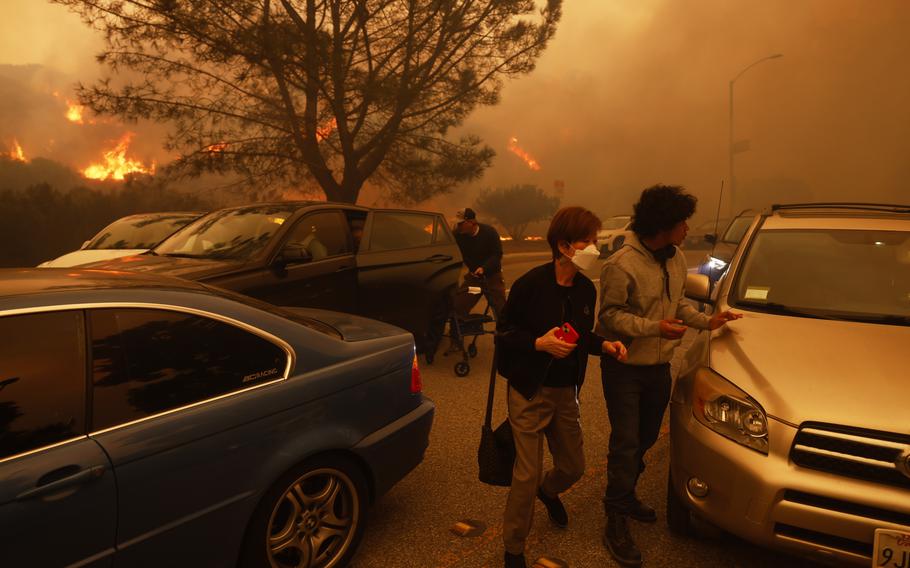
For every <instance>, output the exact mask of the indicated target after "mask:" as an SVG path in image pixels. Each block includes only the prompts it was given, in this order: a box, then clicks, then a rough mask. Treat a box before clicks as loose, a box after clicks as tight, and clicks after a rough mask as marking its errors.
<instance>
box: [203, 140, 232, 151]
mask: <svg viewBox="0 0 910 568" xmlns="http://www.w3.org/2000/svg"><path fill="white" fill-rule="evenodd" d="M225 148H227V142H219V143H217V144H212V145H210V146H206V147H205V151H206V152H208V153H210V154H217V153H219V152H224V149H225Z"/></svg>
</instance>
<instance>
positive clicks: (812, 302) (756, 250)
mask: <svg viewBox="0 0 910 568" xmlns="http://www.w3.org/2000/svg"><path fill="white" fill-rule="evenodd" d="M732 295H733V298H732V300H733V301H732V303H733V305H736V306H738V307H741V308H745V309H755V310H759V311H767V312H772V313H785V314H789V315H802V316H808V317H821V318H834V319H845V320H855V321H868V322H873V323H886V324H894V325H910V231H873V230H823V229H812V230H765V231H761V232H759V233H758V235H757V236H756V238H755V241H754V243H753V244H752V246H751V247H750V248H749V250H748V251H747V253H746V256H745V262H744V264H743V268H742V270H741V272H740V275H739V276H738V278H737V281H736V284H735V286H734V289H733V294H732Z"/></svg>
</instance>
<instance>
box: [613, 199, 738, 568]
mask: <svg viewBox="0 0 910 568" xmlns="http://www.w3.org/2000/svg"><path fill="white" fill-rule="evenodd" d="M695 205H696V198H695V197H694V196H692V195H689V194H688V193H686V192H685V191H684V190H683V188H682V187H678V186H665V185H656V186H653V187H649V188H647V189H645V190H644V191H643V192H642V194H641V198H640V199H639V201H638V203H636V204H635V207H634V216H633V219H632V227H631V228H632V232H633V235H631V236H630V237H629V238H627V239H626V241H625V243H624V245H623V247H622V248H621V249H620V250H618V251H617V252H615V253H614V254H613V255H612V256H610V258H609V259H607V261H606V262H605V263H604V265H603V269H602V271H601V275H600V310H599V312H598V320H597V333H598V334H599V335H602V336H603V337H605V338H607V339H610V340H618V341H622V342H623V343H624V344H625V345H626V347H627V348H628V358H627V360H626V361H625V362H619V361H616V360H615V359H613V358H601V380H602V382H603V389H604V397H605V399H606V403H607V412H608V415H609V418H610V427H611V432H610V447H609V454H608V457H607V489H606V493H605V495H604V508H605V510H606V514H607V527H606V531H605V533H604V544H605V545H606V547H607V548H608V549H609V550H610V553H611V554H612V555H613V558H614V559H615V560H616V561H617V562H618V563H619V564H621V565H623V566H639V565H641V552H640V551H639V550H638V547H637V546H636V544H635V541H634V540H633V539H632V535H631V532H630V531H629V526H628V522H627V519H628V518H632V519H635V520H638V521H642V522H654V521H655V520H657V515H656V514H655V512H654V509H653V508H651V507H649V506H648V505H645V504H644V503H642V502H641V501H639V500H638V498H637V497H636V495H635V486H636V484H637V483H638V478H639V476H640V475H641V473H642V472H643V471H644V468H645V465H644V459H643V458H644V455H645V452H647V451H648V449H650V448H651V446H653V445H654V443H655V442H656V441H657V437H658V434H659V432H660V424H661V422H662V420H663V415H664V410H665V409H666V407H667V403H668V402H669V399H670V387H671V382H672V381H671V377H670V359H672V358H673V351H674V349H676V346H677V345H679V343H680V340H681V338H682V336H683V334H684V333H685V332H686V329H687V327H694V328H696V329H717V328H719V327H721V326H722V325H724V324H726V323H727V322H728V321H730V320H734V319H738V318H740V317H741V315H740V314H735V313H733V312H729V311H725V312H721V313H718V314H715V315H713V316H711V317H709V316H707V315H705V314H703V313H700V312H699V311H697V310H696V309H695V308H694V307H692V306H691V305H690V304H688V303H686V302H683V301H682V300H683V294H684V289H685V282H686V273H687V272H686V260H685V257H684V255H683V254H682V253H681V252H680V250H679V248H678V247H679V245H681V244H682V242H683V240H684V239H685V238H686V232H687V231H688V229H689V227H688V225H687V224H686V221H687V220H688V219H689V218H690V217H691V216H692V214H693V213H695Z"/></svg>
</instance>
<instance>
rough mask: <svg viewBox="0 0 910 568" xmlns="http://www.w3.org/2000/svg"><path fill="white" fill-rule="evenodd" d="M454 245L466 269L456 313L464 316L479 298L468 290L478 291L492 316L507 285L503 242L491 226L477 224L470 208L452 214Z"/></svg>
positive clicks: (500, 302) (501, 299)
mask: <svg viewBox="0 0 910 568" xmlns="http://www.w3.org/2000/svg"><path fill="white" fill-rule="evenodd" d="M455 242H457V243H458V248H459V249H461V258H462V259H463V260H464V264H465V266H466V267H467V268H468V271H467V273H466V274H465V275H464V281H462V283H461V287H459V288H458V292H456V293H455V314H456V315H458V316H459V317H466V316H467V315H468V314H469V313H471V309H473V308H474V305H475V304H477V301H478V300H479V299H480V296H481V295H480V294H471V293H470V290H469V288H471V287H473V288H480V289H481V290H482V291H483V293H484V294H485V295H486V297H487V301H488V302H490V306H491V307H492V308H493V315H494V316H496V317H499V312H500V310H502V307H503V306H504V305H505V304H506V285H505V282H504V281H503V279H502V241H500V239H499V233H498V232H497V231H496V229H494V228H493V227H491V226H490V225H487V224H484V223H478V222H477V214H476V213H474V210H473V209H462V210H460V211H459V212H458V213H456V214H455Z"/></svg>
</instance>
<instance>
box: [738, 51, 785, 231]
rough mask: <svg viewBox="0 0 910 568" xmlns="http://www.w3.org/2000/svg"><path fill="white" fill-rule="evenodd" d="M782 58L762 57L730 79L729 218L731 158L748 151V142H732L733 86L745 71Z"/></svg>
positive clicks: (776, 56)
mask: <svg viewBox="0 0 910 568" xmlns="http://www.w3.org/2000/svg"><path fill="white" fill-rule="evenodd" d="M783 56H784V54H783V53H775V54H774V55H768V56H767V57H762V58H761V59H758V60H756V61H753V62H752V63H750V64H749V65H747V66H746V67H745V68H743V70H742V71H740V72H739V73H737V74H736V76H735V77H733V78H732V79H730V144H729V149H730V197H729V198H728V203H729V204H730V205H729V207H730V216H731V217H732V216H733V215H736V211H734V210H733V207H734V206H735V204H736V177H734V175H733V156H734V155H735V154H737V153H739V152H745V151H746V150H748V149H749V141H748V140H744V141H741V142H738V143H734V142H733V85H734V83H736V80H737V79H739V78H740V77H742V76H743V74H744V73H745V72H746V71H748V70H749V69H752V68H753V67H755V66H756V65H758V64H759V63H761V62H763V61H768V60H770V59H777V58H778V57H783Z"/></svg>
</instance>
